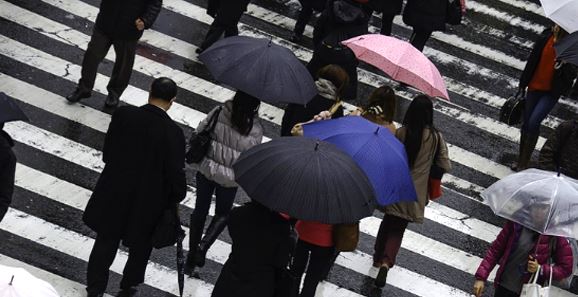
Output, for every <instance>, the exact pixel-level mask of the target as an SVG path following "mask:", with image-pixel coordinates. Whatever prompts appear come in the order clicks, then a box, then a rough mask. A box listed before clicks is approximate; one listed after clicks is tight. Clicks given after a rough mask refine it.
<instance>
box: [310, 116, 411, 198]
mask: <svg viewBox="0 0 578 297" xmlns="http://www.w3.org/2000/svg"><path fill="white" fill-rule="evenodd" d="M303 135H304V136H307V137H311V138H316V139H320V140H323V141H327V142H329V143H333V144H335V145H336V146H337V147H339V148H340V149H342V150H343V151H344V152H346V153H347V154H348V155H350V156H351V157H352V158H353V160H354V161H355V162H356V163H357V165H359V167H361V169H362V170H363V171H364V172H365V174H366V175H367V177H368V178H369V180H370V181H371V184H372V185H373V188H374V190H375V196H376V198H377V203H378V204H379V205H382V206H385V205H389V204H393V203H397V202H400V201H417V194H416V192H415V187H414V185H413V180H412V178H411V175H410V170H409V166H408V161H407V154H406V152H405V147H404V145H403V144H402V143H401V142H399V140H397V138H396V137H395V136H394V135H393V134H391V132H389V130H388V129H387V128H385V127H382V126H379V125H376V124H374V123H372V122H370V121H368V120H366V119H364V118H363V117H358V116H348V117H342V118H338V119H334V120H327V121H319V122H313V123H310V124H307V125H303Z"/></svg>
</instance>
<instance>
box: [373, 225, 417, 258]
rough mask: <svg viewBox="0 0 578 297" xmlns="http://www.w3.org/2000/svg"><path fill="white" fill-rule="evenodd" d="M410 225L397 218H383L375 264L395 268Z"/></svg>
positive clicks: (376, 246) (378, 234)
mask: <svg viewBox="0 0 578 297" xmlns="http://www.w3.org/2000/svg"><path fill="white" fill-rule="evenodd" d="M408 223H409V222H408V221H407V220H404V219H402V218H399V217H396V216H392V215H387V214H386V215H384V216H383V220H382V221H381V224H380V225H379V231H378V232H377V238H376V239H375V246H374V249H375V252H374V254H373V261H374V262H377V263H379V264H387V266H388V267H389V268H391V267H393V265H394V264H395V258H396V257H397V253H398V252H399V249H400V247H401V240H402V239H403V234H404V233H405V229H406V228H407V224H408Z"/></svg>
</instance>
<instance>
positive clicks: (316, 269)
mask: <svg viewBox="0 0 578 297" xmlns="http://www.w3.org/2000/svg"><path fill="white" fill-rule="evenodd" d="M295 229H296V230H297V234H298V235H299V239H298V241H297V245H296V246H295V250H294V252H293V261H292V263H291V267H290V271H291V275H292V276H294V277H295V279H296V280H297V281H296V283H297V284H300V283H301V279H302V278H303V273H305V267H307V274H306V276H305V281H304V283H303V288H302V289H301V294H299V286H294V288H293V289H294V290H295V292H293V293H294V294H293V295H291V296H300V297H313V296H315V291H316V290H317V285H318V284H319V282H320V281H322V280H323V279H324V278H325V277H326V276H327V272H328V271H329V269H330V268H331V265H332V263H333V262H332V260H333V257H334V255H336V253H335V247H334V244H333V226H332V225H329V224H323V223H319V222H312V221H298V222H297V224H295Z"/></svg>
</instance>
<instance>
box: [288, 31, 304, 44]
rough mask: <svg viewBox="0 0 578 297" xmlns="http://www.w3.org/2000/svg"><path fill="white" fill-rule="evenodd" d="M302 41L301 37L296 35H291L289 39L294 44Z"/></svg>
mask: <svg viewBox="0 0 578 297" xmlns="http://www.w3.org/2000/svg"><path fill="white" fill-rule="evenodd" d="M302 39H303V35H301V34H297V33H293V34H291V37H290V38H289V40H291V42H294V43H299V42H301V40H302Z"/></svg>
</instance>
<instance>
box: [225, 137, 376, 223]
mask: <svg viewBox="0 0 578 297" xmlns="http://www.w3.org/2000/svg"><path fill="white" fill-rule="evenodd" d="M233 170H234V171H235V180H236V181H237V183H238V184H239V185H240V186H241V187H242V188H243V190H245V192H247V194H248V195H249V197H251V199H254V200H256V201H258V202H260V203H261V204H263V205H265V206H267V207H268V208H269V209H272V210H275V211H278V212H282V213H285V214H287V215H289V216H291V217H294V218H297V219H301V220H307V221H317V222H321V223H326V224H339V223H353V222H357V221H359V220H360V219H362V218H365V217H368V216H371V215H372V213H373V209H374V205H375V202H374V201H375V196H374V193H373V187H372V186H371V183H370V182H369V180H368V179H367V176H366V175H365V173H363V171H362V170H361V168H359V166H358V165H357V164H356V163H355V161H353V160H352V159H351V157H349V156H348V155H347V154H345V153H344V152H343V151H341V150H340V149H339V148H337V147H336V146H335V145H333V144H330V143H327V142H322V141H317V140H314V139H310V138H306V137H281V138H277V139H273V140H271V141H270V142H267V143H263V144H260V145H257V146H255V147H252V148H251V149H249V150H247V151H245V152H243V153H242V154H241V156H240V157H239V159H238V160H237V162H236V163H235V164H234V165H233Z"/></svg>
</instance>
